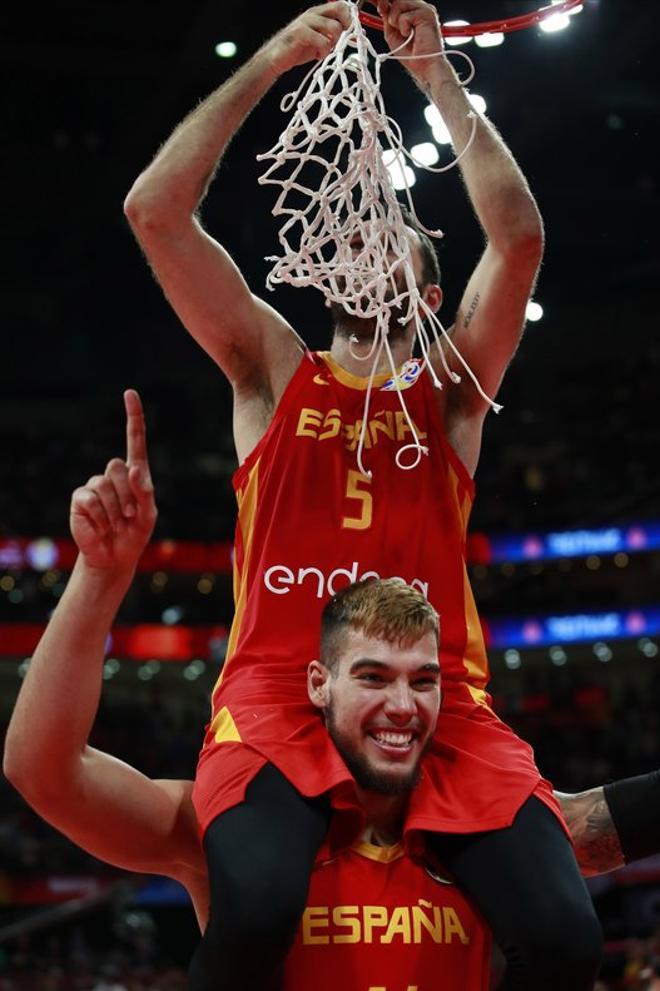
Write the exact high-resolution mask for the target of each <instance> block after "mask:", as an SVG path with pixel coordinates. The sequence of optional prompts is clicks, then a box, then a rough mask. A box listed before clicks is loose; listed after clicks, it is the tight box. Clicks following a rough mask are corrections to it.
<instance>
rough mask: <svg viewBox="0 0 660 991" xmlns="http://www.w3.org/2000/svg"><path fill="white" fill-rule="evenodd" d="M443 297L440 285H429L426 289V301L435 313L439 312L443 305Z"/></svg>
mask: <svg viewBox="0 0 660 991" xmlns="http://www.w3.org/2000/svg"><path fill="white" fill-rule="evenodd" d="M443 298H444V296H443V292H442V289H441V288H440V286H436V285H433V286H427V287H426V289H425V290H424V301H425V303H426V305H427V306H428V307H429V308H430V309H431V310H433V312H434V313H437V312H438V310H439V309H440V307H441V306H442V300H443Z"/></svg>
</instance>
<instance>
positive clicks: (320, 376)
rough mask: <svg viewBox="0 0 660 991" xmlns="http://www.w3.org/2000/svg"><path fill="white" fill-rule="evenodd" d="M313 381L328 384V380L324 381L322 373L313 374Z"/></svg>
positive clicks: (318, 383)
mask: <svg viewBox="0 0 660 991" xmlns="http://www.w3.org/2000/svg"><path fill="white" fill-rule="evenodd" d="M313 381H314V382H315V383H316V385H329V384H330V383H329V382H326V380H325V379H324V378H323V376H322V375H315V376H314V379H313Z"/></svg>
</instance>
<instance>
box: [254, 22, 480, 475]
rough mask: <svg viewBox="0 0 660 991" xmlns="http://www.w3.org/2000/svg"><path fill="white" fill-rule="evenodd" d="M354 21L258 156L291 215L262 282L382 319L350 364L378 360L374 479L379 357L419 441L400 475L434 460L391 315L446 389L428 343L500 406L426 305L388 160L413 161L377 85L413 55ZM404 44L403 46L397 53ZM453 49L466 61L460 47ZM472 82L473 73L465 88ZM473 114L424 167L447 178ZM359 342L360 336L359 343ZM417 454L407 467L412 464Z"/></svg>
mask: <svg viewBox="0 0 660 991" xmlns="http://www.w3.org/2000/svg"><path fill="white" fill-rule="evenodd" d="M351 21H352V23H351V27H350V28H349V29H348V30H346V31H344V32H343V34H342V35H341V37H340V39H339V41H338V43H337V45H336V46H335V48H334V49H333V51H332V52H331V53H330V54H329V55H328V56H327V57H326V58H325V59H323V61H321V62H320V63H318V64H315V65H314V66H313V67H312V68H311V69H310V71H309V72H308V73H307V75H306V76H305V78H304V79H303V81H302V83H301V84H300V86H299V87H298V89H297V90H296V91H295V92H293V93H289V94H288V95H287V96H286V97H285V98H284V99H283V101H282V104H281V108H282V110H283V111H284V112H285V113H288V112H289V111H291V110H293V113H292V115H291V118H290V120H289V123H288V124H287V126H286V128H285V130H284V131H283V132H282V134H281V135H280V137H279V140H278V142H277V144H276V145H275V146H274V147H273V148H271V149H270V151H267V152H265V153H264V154H261V155H259V156H258V160H260V161H261V160H263V161H270V165H269V166H268V168H267V169H266V171H265V172H264V173H263V175H262V176H261V177H260V179H259V182H260V183H261V184H262V185H274V186H277V187H280V192H279V194H278V197H277V200H276V203H275V206H274V207H273V211H272V212H273V215H274V216H275V217H284V218H285V219H284V222H283V223H282V226H281V228H280V231H279V234H278V240H279V243H280V246H281V248H282V253H281V255H275V256H269V257H268V258H267V259H266V260H267V261H270V262H273V263H274V264H273V267H272V269H271V271H270V273H269V275H268V277H267V286H268V288H269V289H273V288H274V287H275V286H276V285H278V284H280V283H284V282H286V283H289V284H290V285H292V286H315V287H316V288H317V289H320V290H321V292H322V293H323V295H324V296H325V298H326V305H330V304H332V303H336V304H338V305H340V306H341V307H343V309H344V310H345V312H346V313H348V314H350V315H351V316H354V317H359V318H364V319H372V320H373V321H375V332H374V338H373V344H372V346H371V347H370V348H369V350H368V351H367V353H365V354H359V353H357V352H355V351H354V350H351V354H352V355H353V357H354V358H359V359H360V360H365V361H367V360H369V359H372V364H371V370H370V375H369V384H368V388H367V392H366V399H365V409H364V415H363V418H362V425H361V435H360V441H359V444H358V449H357V462H358V466H359V468H360V471H361V472H362V473H363V474H366V475H369V474H370V472H369V471H368V470H367V469H365V466H364V463H363V450H364V443H365V435H366V428H367V422H368V411H369V402H370V398H371V386H372V383H373V379H374V376H375V373H376V370H377V368H378V367H379V363H380V361H381V356H382V353H383V351H385V354H386V360H387V363H388V366H389V368H390V369H391V372H392V378H393V382H394V383H395V386H394V387H395V388H396V390H397V392H398V396H399V401H400V403H401V407H402V409H403V412H404V414H405V416H406V420H407V422H408V426H409V427H410V429H411V431H412V437H413V442H412V443H411V444H407V445H405V447H402V448H400V449H399V451H398V452H397V455H396V461H397V464H398V465H399V467H400V468H406V469H407V468H414V467H416V465H417V464H418V463H419V461H420V459H421V457H422V455H423V454H427V453H428V450H427V448H425V447H424V446H423V445H422V444H421V442H420V439H419V437H418V434H417V430H416V428H415V425H414V423H413V422H412V419H411V417H410V415H409V413H408V410H407V408H406V403H405V398H404V395H403V391H402V389H401V388H400V385H399V378H398V376H397V369H396V366H395V363H394V359H393V356H392V351H391V347H390V344H389V341H388V334H389V327H390V322H391V321H392V320H397V321H398V322H399V323H401V324H402V325H407V324H409V323H411V321H412V322H413V325H414V340H415V341H416V343H417V344H418V346H419V349H420V351H421V354H422V366H423V367H425V368H426V369H427V370H428V372H429V374H430V375H431V377H432V379H433V382H434V384H435V385H436V387H437V388H442V384H441V382H440V380H439V379H438V377H437V375H436V373H435V371H434V368H433V365H432V363H431V360H430V349H431V347H432V345H433V344H435V346H436V347H437V352H438V354H439V356H440V360H441V362H442V365H443V367H444V370H445V372H446V374H447V376H448V377H449V379H450V380H452V381H453V382H459V381H460V377H459V376H458V375H457V374H456V373H455V372H453V371H451V370H450V368H449V367H448V364H447V361H446V357H445V351H444V348H443V346H442V343H441V341H442V339H444V341H445V342H446V346H447V347H448V348H449V349H450V350H451V351H453V353H454V354H455V355H456V357H457V359H458V361H459V363H460V364H461V365H462V367H463V368H464V369H465V371H466V372H467V374H468V375H469V376H470V377H471V378H472V380H473V381H474V384H475V386H476V388H477V389H478V391H479V393H480V395H481V396H482V397H483V398H484V399H485V400H486V401H487V402H489V403H490V404H491V405H492V406H493V408H494V409H495V410H496V411H499V409H500V407H499V406H497V405H496V404H495V403H493V402H492V400H490V399H489V397H488V396H486V395H485V393H484V392H483V391H482V389H481V386H480V385H479V382H478V381H477V378H476V376H475V375H474V374H473V372H472V371H471V369H470V368H469V366H468V365H467V363H466V362H465V361H464V359H463V358H462V356H461V354H460V352H459V351H458V350H457V348H456V346H455V345H454V343H453V341H452V339H451V337H450V335H449V334H448V333H447V331H446V330H445V328H444V327H443V325H442V323H441V322H440V320H439V319H438V317H437V316H436V314H435V313H433V311H432V310H431V309H430V307H429V306H428V304H427V303H426V302H425V300H424V299H423V297H422V294H421V291H420V287H418V285H417V282H416V279H415V273H414V269H413V259H412V255H411V248H410V240H409V236H408V231H407V228H406V222H405V220H404V217H403V214H402V209H401V204H400V203H399V200H398V199H397V196H396V191H395V189H394V185H393V182H392V178H391V175H390V171H389V169H388V167H387V166H386V164H385V162H384V159H383V153H384V152H385V151H387V152H389V158H390V160H395V161H397V162H398V163H399V164H400V165H403V162H404V161H405V159H406V158H409V159H410V160H412V161H414V158H413V156H412V155H411V154H410V153H409V152H408V151H407V150H406V148H405V147H404V145H403V140H402V135H401V130H400V128H399V126H398V125H397V123H396V121H395V120H393V118H391V117H389V116H388V114H387V112H386V110H385V106H384V101H383V98H382V95H381V89H380V83H381V67H382V64H383V62H384V61H385V60H387V59H390V58H397V57H398V58H402V59H403V58H405V57H406V56H398V55H397V53H398V51H399V50H400V49H397V50H395V51H393V52H390V53H386V54H379V53H378V52H377V51H376V50H375V48H374V47H373V45H372V44H371V42H370V40H369V38H368V37H367V35H366V33H365V31H364V29H363V27H362V25H361V23H360V20H359V17H358V8H357V6H355V5H352V11H351ZM409 41H410V39H406V42H405V43H404V45H403V46H401V47H402V48H403V47H405V45H407V44H408V42H409ZM455 54H458V55H460V56H462V57H463V58H467V56H465V55H464V53H462V52H456V53H455ZM468 62H469V59H468ZM470 65H471V63H470ZM372 66H373V69H372ZM472 75H473V72H472V74H471V75H470V77H469V78H468V79H466V80H464V81H463V85H467V83H468V82H469V81H470V80H471V79H472ZM470 116H471V117H472V133H471V136H470V139H469V140H468V143H467V144H466V146H465V148H464V149H463V150H462V151H461V153H460V154H459V155H458V156H457V158H456V159H454V161H452V162H450V163H449V165H446V166H443V167H440V168H430V167H428V166H422V167H423V168H427V169H428V171H431V172H446V171H447V170H448V169H450V168H453V167H454V166H455V165H456V164H457V163H458V162H459V161H460V159H461V158H462V157H463V155H465V154H466V153H467V152H468V151H469V148H470V146H471V144H472V141H473V139H474V135H475V130H476V115H475V114H474V113H471V114H470ZM415 164H418V165H419V164H420V163H418V162H416V163H415ZM402 172H403V169H402ZM405 195H406V198H407V201H408V207H409V209H410V211H411V213H412V215H413V216H414V217H415V220H416V222H417V224H418V225H419V227H420V229H421V230H423V231H425V232H426V233H427V234H428V235H430V236H431V237H436V238H437V237H442V232H441V231H432V230H428V228H426V227H425V226H424V225H423V224H422V223H421V222H420V221H419V219H418V218H417V215H416V213H415V209H414V205H413V202H412V197H411V194H410V189H409V188H408V187H407V188H406V189H405ZM432 338H433V340H432ZM356 342H357V339H356V338H353V339H352V345H354V344H355V343H356ZM411 450H412V451H414V456H413V459H412V461H410V460H407V459H408V457H409V452H410V451H411ZM406 461H407V463H406Z"/></svg>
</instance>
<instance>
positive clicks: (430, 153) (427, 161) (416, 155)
mask: <svg viewBox="0 0 660 991" xmlns="http://www.w3.org/2000/svg"><path fill="white" fill-rule="evenodd" d="M410 154H411V155H412V157H413V159H414V160H415V162H418V163H419V164H420V165H435V164H436V162H438V161H439V160H440V153H439V152H438V149H437V148H436V146H435V145H434V144H432V142H431V141H423V142H422V144H419V145H413V146H412V148H411V149H410Z"/></svg>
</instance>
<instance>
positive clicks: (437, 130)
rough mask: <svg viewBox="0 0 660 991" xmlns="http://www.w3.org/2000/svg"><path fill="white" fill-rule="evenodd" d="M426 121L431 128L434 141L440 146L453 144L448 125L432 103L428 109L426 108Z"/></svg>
mask: <svg viewBox="0 0 660 991" xmlns="http://www.w3.org/2000/svg"><path fill="white" fill-rule="evenodd" d="M424 119H425V120H426V123H427V124H428V125H429V127H430V128H431V132H432V134H433V140H434V141H436V142H437V143H438V144H439V145H450V144H451V134H450V133H449V130H448V129H447V125H446V124H445V122H444V120H443V119H442V115H441V114H440V111H439V110H438V108H437V107H436V106H434V105H433V104H431V103H430V104H429V105H428V107H426V108H425V110H424Z"/></svg>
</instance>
